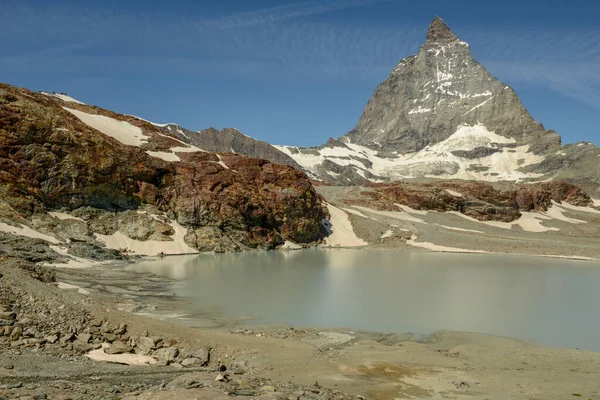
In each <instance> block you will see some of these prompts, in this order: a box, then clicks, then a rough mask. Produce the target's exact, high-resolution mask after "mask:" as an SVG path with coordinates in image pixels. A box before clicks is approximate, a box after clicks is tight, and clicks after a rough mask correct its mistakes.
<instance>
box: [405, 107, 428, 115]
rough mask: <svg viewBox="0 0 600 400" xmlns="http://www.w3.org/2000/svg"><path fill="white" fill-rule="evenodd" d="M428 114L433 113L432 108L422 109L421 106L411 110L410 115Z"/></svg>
mask: <svg viewBox="0 0 600 400" xmlns="http://www.w3.org/2000/svg"><path fill="white" fill-rule="evenodd" d="M428 112H431V108H421V106H419V108H416V109H414V110H410V111H409V112H408V113H409V114H423V113H428Z"/></svg>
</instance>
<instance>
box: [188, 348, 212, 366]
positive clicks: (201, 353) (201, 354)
mask: <svg viewBox="0 0 600 400" xmlns="http://www.w3.org/2000/svg"><path fill="white" fill-rule="evenodd" d="M191 356H192V357H194V358H197V359H198V360H200V362H201V364H200V365H208V362H209V361H210V349H208V348H207V347H201V348H200V349H198V350H195V351H194V352H193V353H192V354H191Z"/></svg>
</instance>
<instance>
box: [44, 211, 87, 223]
mask: <svg viewBox="0 0 600 400" xmlns="http://www.w3.org/2000/svg"><path fill="white" fill-rule="evenodd" d="M48 215H50V216H51V217H54V218H58V219H60V220H62V221H64V220H66V219H73V220H75V221H81V222H85V221H84V220H83V219H81V218H79V217H75V216H73V215H70V214H67V213H63V212H58V211H49V212H48Z"/></svg>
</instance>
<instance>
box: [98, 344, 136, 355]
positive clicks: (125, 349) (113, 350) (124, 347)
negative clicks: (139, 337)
mask: <svg viewBox="0 0 600 400" xmlns="http://www.w3.org/2000/svg"><path fill="white" fill-rule="evenodd" d="M131 350H132V348H131V346H130V345H128V344H127V343H123V342H114V343H113V344H111V345H110V346H109V347H108V348H106V349H104V352H105V353H106V354H125V353H131Z"/></svg>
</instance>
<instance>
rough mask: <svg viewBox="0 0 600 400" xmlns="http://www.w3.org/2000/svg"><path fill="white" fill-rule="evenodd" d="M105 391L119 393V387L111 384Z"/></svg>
mask: <svg viewBox="0 0 600 400" xmlns="http://www.w3.org/2000/svg"><path fill="white" fill-rule="evenodd" d="M106 391H107V392H108V393H115V394H119V393H121V388H120V387H118V386H111V387H109V388H108V389H106Z"/></svg>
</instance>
